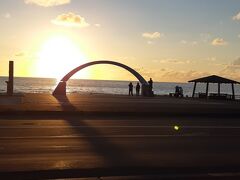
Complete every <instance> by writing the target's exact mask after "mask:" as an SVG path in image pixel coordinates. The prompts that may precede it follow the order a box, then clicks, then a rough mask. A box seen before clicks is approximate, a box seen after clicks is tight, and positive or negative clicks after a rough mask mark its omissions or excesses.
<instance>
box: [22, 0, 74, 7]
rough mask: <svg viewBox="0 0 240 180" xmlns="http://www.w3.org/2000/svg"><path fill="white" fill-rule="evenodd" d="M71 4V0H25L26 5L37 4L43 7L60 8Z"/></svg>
mask: <svg viewBox="0 0 240 180" xmlns="http://www.w3.org/2000/svg"><path fill="white" fill-rule="evenodd" d="M70 2H71V0H25V3H26V4H35V5H38V6H43V7H51V6H60V5H64V4H69V3H70Z"/></svg>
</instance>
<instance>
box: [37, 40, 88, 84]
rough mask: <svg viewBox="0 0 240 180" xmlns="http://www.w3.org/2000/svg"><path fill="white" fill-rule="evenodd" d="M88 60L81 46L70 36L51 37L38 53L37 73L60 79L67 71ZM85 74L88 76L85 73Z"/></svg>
mask: <svg viewBox="0 0 240 180" xmlns="http://www.w3.org/2000/svg"><path fill="white" fill-rule="evenodd" d="M85 60H86V58H85V56H84V55H83V54H82V53H81V51H80V49H79V47H78V46H77V45H76V44H75V43H74V42H73V41H72V40H71V39H70V38H68V37H65V36H56V37H51V38H49V39H48V40H47V41H46V42H45V43H44V44H43V45H42V47H41V49H40V51H39V54H38V63H37V73H38V75H39V76H44V77H54V78H56V79H57V80H60V79H61V78H62V77H63V76H64V75H65V74H66V73H68V72H69V71H70V70H72V69H74V68H75V67H77V66H79V65H81V64H82V63H84V61H85ZM84 76H87V75H86V74H84Z"/></svg>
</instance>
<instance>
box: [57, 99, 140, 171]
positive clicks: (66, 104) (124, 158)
mask: <svg viewBox="0 0 240 180" xmlns="http://www.w3.org/2000/svg"><path fill="white" fill-rule="evenodd" d="M55 98H56V99H57V100H58V102H59V103H60V104H61V107H62V110H63V111H73V112H74V111H76V108H75V107H74V106H73V105H72V104H71V102H70V101H69V99H68V97H67V96H55ZM65 120H66V122H67V123H68V124H69V125H70V126H71V127H72V128H73V129H74V130H75V132H76V133H77V134H78V135H83V136H84V138H85V139H86V140H87V141H88V143H89V144H90V145H91V147H92V149H93V151H94V153H96V154H97V155H99V156H101V158H103V159H104V162H105V165H106V166H108V167H109V166H110V167H121V166H126V165H130V164H132V163H134V164H138V165H139V166H140V165H141V164H140V163H139V162H137V160H136V159H134V157H132V155H131V154H130V153H129V152H126V151H125V150H124V149H123V148H122V147H119V146H117V145H116V144H114V142H112V141H111V140H110V139H109V138H106V137H103V136H102V134H101V133H100V132H99V131H98V130H97V129H96V128H94V127H93V126H90V125H89V124H87V123H86V122H85V121H84V118H83V117H79V118H78V120H76V118H74V119H73V118H71V117H69V118H65ZM77 126H84V127H86V128H81V129H79V128H74V127H77ZM126 163H127V164H126Z"/></svg>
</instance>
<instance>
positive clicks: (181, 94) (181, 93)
mask: <svg viewBox="0 0 240 180" xmlns="http://www.w3.org/2000/svg"><path fill="white" fill-rule="evenodd" d="M179 95H180V97H183V88H182V87H179Z"/></svg>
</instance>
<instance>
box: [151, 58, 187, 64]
mask: <svg viewBox="0 0 240 180" xmlns="http://www.w3.org/2000/svg"><path fill="white" fill-rule="evenodd" d="M154 62H156V63H161V64H189V63H191V62H190V61H189V60H180V59H174V58H173V59H160V60H154Z"/></svg>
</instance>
